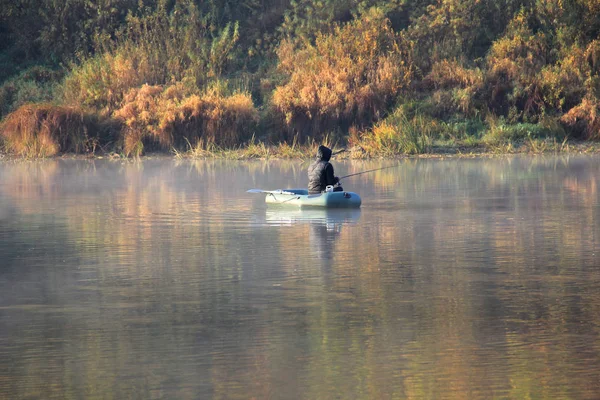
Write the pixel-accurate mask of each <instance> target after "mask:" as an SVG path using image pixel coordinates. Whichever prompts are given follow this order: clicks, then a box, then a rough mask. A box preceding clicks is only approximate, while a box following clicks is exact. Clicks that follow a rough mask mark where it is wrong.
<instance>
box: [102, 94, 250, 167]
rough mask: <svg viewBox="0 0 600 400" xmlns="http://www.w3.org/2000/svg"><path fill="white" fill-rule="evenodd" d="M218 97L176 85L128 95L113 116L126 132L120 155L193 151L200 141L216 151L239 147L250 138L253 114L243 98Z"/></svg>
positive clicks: (235, 96) (248, 103)
mask: <svg viewBox="0 0 600 400" xmlns="http://www.w3.org/2000/svg"><path fill="white" fill-rule="evenodd" d="M223 91H224V89H223V88H222V87H220V86H212V87H210V88H209V89H207V90H206V91H204V92H203V93H201V94H196V93H192V92H190V91H189V90H186V89H185V88H184V87H183V86H182V85H180V84H179V85H177V84H176V85H171V86H167V87H162V86H149V85H144V86H142V87H141V88H138V89H131V90H130V91H129V92H128V93H127V94H126V95H125V99H124V102H123V106H122V107H121V108H120V109H119V110H117V111H116V112H115V113H114V116H115V117H116V118H118V119H120V120H122V121H123V123H124V126H125V128H124V134H123V148H124V151H125V153H126V154H127V155H134V156H138V155H140V154H142V153H143V152H144V150H145V148H154V147H159V148H163V149H169V148H171V147H173V146H175V147H181V146H183V145H185V144H187V143H189V144H190V145H192V146H195V145H196V144H197V143H198V141H199V140H202V141H203V142H205V143H214V144H216V145H219V146H233V145H235V144H238V143H240V142H241V141H242V140H243V139H244V138H245V137H247V136H248V135H249V134H250V133H251V131H252V128H253V126H254V125H255V124H256V122H257V120H258V112H257V110H256V108H255V107H254V104H253V103H252V99H251V97H250V95H249V94H248V93H233V94H231V95H225V94H224V93H223Z"/></svg>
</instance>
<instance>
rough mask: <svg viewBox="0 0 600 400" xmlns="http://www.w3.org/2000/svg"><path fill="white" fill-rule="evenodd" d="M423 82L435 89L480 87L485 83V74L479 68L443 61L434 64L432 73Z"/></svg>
mask: <svg viewBox="0 0 600 400" xmlns="http://www.w3.org/2000/svg"><path fill="white" fill-rule="evenodd" d="M423 81H424V83H425V84H426V85H427V86H430V87H432V88H434V89H452V88H456V87H460V88H470V87H474V86H475V87H480V86H481V85H482V83H483V73H482V72H481V70H480V69H478V68H475V69H468V68H465V67H463V66H462V65H460V64H459V63H458V62H457V61H450V60H442V61H440V62H437V63H435V64H433V66H432V68H431V72H429V74H428V75H427V76H426V77H425V78H424V79H423Z"/></svg>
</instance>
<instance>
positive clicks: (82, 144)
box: [0, 104, 98, 157]
mask: <svg viewBox="0 0 600 400" xmlns="http://www.w3.org/2000/svg"><path fill="white" fill-rule="evenodd" d="M0 131H1V133H2V137H3V140H4V147H5V149H6V150H7V151H8V152H10V153H14V154H17V155H19V156H23V157H47V156H52V155H55V154H57V153H59V152H75V153H85V152H88V151H93V150H94V149H95V146H96V144H97V132H98V123H97V119H96V118H95V117H94V116H92V115H90V114H87V113H85V112H84V111H82V110H81V109H79V108H76V107H65V106H56V105H52V104H26V105H23V106H21V107H20V108H18V109H17V110H16V111H14V112H13V113H11V114H9V115H8V117H7V118H5V119H4V121H3V123H2V125H1V126H0Z"/></svg>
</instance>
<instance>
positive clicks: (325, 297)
mask: <svg viewBox="0 0 600 400" xmlns="http://www.w3.org/2000/svg"><path fill="white" fill-rule="evenodd" d="M333 163H334V166H335V168H336V173H337V175H340V176H341V175H347V174H351V173H355V172H360V171H363V170H368V169H374V168H381V167H386V166H393V167H392V168H387V169H383V170H380V171H376V172H372V173H368V174H363V175H359V176H355V177H351V178H348V179H346V180H345V181H344V182H343V183H344V187H345V189H346V190H349V191H353V192H356V193H359V194H360V195H361V197H362V202H363V203H362V207H361V209H360V210H354V211H351V210H347V211H343V210H342V211H337V212H334V211H329V212H327V211H319V210H313V211H310V210H306V211H303V210H298V209H294V208H287V209H286V208H273V207H270V208H267V206H266V205H265V204H264V195H262V194H250V193H246V190H248V189H251V188H260V189H278V188H286V187H305V186H306V169H307V166H308V164H307V163H306V162H304V163H303V162H301V161H271V162H266V161H252V162H238V161H226V160H208V161H206V160H201V161H189V160H175V159H172V158H156V159H146V160H144V161H141V162H139V161H138V162H136V161H130V160H98V159H97V160H71V159H51V160H45V161H3V162H0V398H2V399H492V398H495V399H504V398H507V399H526V398H527V399H597V398H598V397H599V396H600V208H599V203H598V195H599V182H600V157H598V156H576V155H560V156H536V157H533V156H510V157H509V156H506V157H495V158H463V159H455V158H447V159H443V158H439V159H403V160H399V161H394V160H387V161H371V162H366V161H354V162H350V161H333Z"/></svg>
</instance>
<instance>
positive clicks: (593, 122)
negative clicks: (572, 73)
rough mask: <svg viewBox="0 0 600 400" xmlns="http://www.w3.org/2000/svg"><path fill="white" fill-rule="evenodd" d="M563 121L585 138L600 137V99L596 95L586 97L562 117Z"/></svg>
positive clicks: (596, 138)
mask: <svg viewBox="0 0 600 400" xmlns="http://www.w3.org/2000/svg"><path fill="white" fill-rule="evenodd" d="M561 121H562V122H563V123H565V124H566V125H567V127H568V128H569V129H570V130H571V131H572V132H573V133H575V134H576V135H577V136H582V137H584V138H585V139H594V140H598V139H600V101H599V100H598V99H597V98H596V97H592V96H588V97H585V98H584V99H583V100H582V102H581V103H580V104H579V105H577V106H576V107H573V108H572V109H570V110H569V112H567V113H566V114H565V115H563V116H562V117H561Z"/></svg>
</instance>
